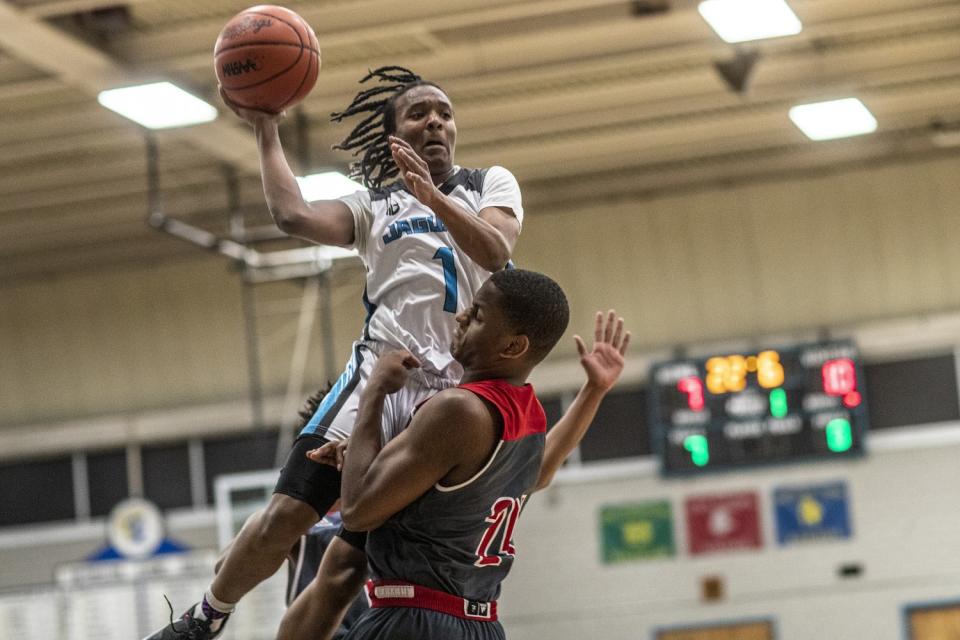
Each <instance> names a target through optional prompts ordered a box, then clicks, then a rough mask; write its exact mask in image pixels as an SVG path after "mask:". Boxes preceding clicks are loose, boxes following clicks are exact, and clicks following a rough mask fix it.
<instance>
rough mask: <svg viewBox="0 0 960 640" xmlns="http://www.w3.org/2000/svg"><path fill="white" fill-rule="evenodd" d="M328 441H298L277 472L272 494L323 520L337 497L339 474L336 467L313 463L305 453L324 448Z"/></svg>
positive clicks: (314, 438) (308, 436)
mask: <svg viewBox="0 0 960 640" xmlns="http://www.w3.org/2000/svg"><path fill="white" fill-rule="evenodd" d="M326 442H327V439H326V438H324V437H323V436H318V435H315V434H305V435H302V436H300V437H299V438H297V440H296V442H294V443H293V447H292V448H291V449H290V453H289V455H287V461H286V462H284V463H283V469H281V470H280V479H279V480H277V486H276V487H274V489H273V492H274V493H282V494H283V495H285V496H290V497H291V498H295V499H297V500H299V501H301V502H305V503H307V504H308V505H310V506H311V507H313V509H314V511H316V512H317V515H318V516H319V517H321V518H322V517H323V516H324V515H325V514H326V513H327V512H328V511H329V510H330V507H332V506H333V503H335V502H336V501H337V499H338V498H339V497H340V472H339V471H337V469H336V467H331V466H330V465H326V464H320V463H319V462H314V461H313V460H311V459H309V458H308V457H307V451H310V450H311V449H316V448H317V447H319V446H321V445H324V444H326Z"/></svg>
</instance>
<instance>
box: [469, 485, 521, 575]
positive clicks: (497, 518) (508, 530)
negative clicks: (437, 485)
mask: <svg viewBox="0 0 960 640" xmlns="http://www.w3.org/2000/svg"><path fill="white" fill-rule="evenodd" d="M526 500H527V496H520V497H519V498H506V497H504V498H497V500H496V502H494V503H493V506H492V507H490V515H488V516H487V518H486V522H487V525H488V526H487V529H486V530H485V531H484V532H483V537H482V538H480V544H479V545H478V546H477V560H476V562H474V563H473V564H474V565H476V566H478V567H497V566H499V565H500V563H501V562H503V557H504V556H513V555H515V554H516V553H517V549H516V547H514V546H513V530H514V529H515V528H516V526H517V519H518V518H519V517H520V510H521V509H522V508H523V503H524V502H526ZM501 529H503V530H504V531H503V534H502V535H501V537H500V545H499V546H498V547H497V548H496V550H494V540H495V539H496V537H497V534H498V533H499V532H500V530H501Z"/></svg>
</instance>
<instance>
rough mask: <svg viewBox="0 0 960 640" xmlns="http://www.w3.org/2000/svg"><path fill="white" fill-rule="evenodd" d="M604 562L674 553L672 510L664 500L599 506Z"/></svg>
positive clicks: (663, 556) (656, 556)
mask: <svg viewBox="0 0 960 640" xmlns="http://www.w3.org/2000/svg"><path fill="white" fill-rule="evenodd" d="M600 539H601V544H602V545H603V547H602V557H603V563H604V564H614V563H617V562H629V561H632V560H644V559H649V558H667V557H672V556H674V555H675V554H676V548H675V546H674V542H673V510H672V509H671V507H670V502H669V501H667V500H659V501H651V502H639V503H634V504H616V505H606V506H604V507H602V508H601V509H600Z"/></svg>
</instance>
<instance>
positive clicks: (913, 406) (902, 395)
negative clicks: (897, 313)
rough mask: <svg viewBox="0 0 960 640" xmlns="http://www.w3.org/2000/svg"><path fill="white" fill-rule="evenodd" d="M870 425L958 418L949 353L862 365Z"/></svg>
mask: <svg viewBox="0 0 960 640" xmlns="http://www.w3.org/2000/svg"><path fill="white" fill-rule="evenodd" d="M864 377H865V378H866V396H867V406H868V408H869V416H870V429H871V430H878V429H889V428H892V427H905V426H911V425H919V424H929V423H933V422H947V421H951V420H960V405H958V398H957V370H956V363H955V362H954V357H953V354H947V355H939V356H933V357H926V358H913V359H910V360H897V361H895V362H880V363H876V364H867V365H865V366H864Z"/></svg>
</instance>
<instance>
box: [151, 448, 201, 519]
mask: <svg viewBox="0 0 960 640" xmlns="http://www.w3.org/2000/svg"><path fill="white" fill-rule="evenodd" d="M140 456H141V460H142V462H143V491H144V493H145V494H146V498H147V499H148V500H151V501H153V502H154V503H155V504H156V505H157V506H158V507H160V508H161V509H164V510H166V509H175V508H178V507H189V506H192V505H193V496H192V494H191V491H190V455H189V453H188V449H187V443H185V442H183V443H178V444H165V445H155V446H150V447H143V449H142V450H141V453H140Z"/></svg>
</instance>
